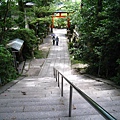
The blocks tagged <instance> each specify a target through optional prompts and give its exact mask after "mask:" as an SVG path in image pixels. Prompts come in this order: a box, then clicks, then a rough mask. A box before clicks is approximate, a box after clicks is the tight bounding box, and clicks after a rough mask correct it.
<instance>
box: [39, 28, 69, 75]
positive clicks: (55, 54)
mask: <svg viewBox="0 0 120 120" xmlns="http://www.w3.org/2000/svg"><path fill="white" fill-rule="evenodd" d="M53 32H54V33H55V35H56V36H58V37H59V45H58V46H56V45H53V46H51V48H50V52H49V55H48V58H47V59H46V61H45V63H44V65H43V67H42V70H41V72H40V73H39V76H40V77H53V67H57V68H59V69H60V70H62V71H63V72H65V71H67V72H68V71H69V70H71V62H70V57H69V53H68V47H67V37H66V36H65V34H66V29H60V30H59V29H54V31H53ZM51 41H52V40H51Z"/></svg>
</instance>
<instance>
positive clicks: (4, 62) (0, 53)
mask: <svg viewBox="0 0 120 120" xmlns="http://www.w3.org/2000/svg"><path fill="white" fill-rule="evenodd" d="M16 77H17V74H16V70H15V68H14V60H13V57H12V55H11V53H10V51H8V50H7V49H6V48H5V47H4V46H2V45H0V79H1V82H2V84H6V83H7V82H9V81H11V80H12V79H15V78H16Z"/></svg>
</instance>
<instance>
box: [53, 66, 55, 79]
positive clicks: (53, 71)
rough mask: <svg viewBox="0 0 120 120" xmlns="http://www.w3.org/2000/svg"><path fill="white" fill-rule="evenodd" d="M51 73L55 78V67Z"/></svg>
mask: <svg viewBox="0 0 120 120" xmlns="http://www.w3.org/2000/svg"><path fill="white" fill-rule="evenodd" d="M53 75H54V78H55V68H53Z"/></svg>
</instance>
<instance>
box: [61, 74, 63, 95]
mask: <svg viewBox="0 0 120 120" xmlns="http://www.w3.org/2000/svg"><path fill="white" fill-rule="evenodd" d="M61 96H62V97H63V76H62V78H61Z"/></svg>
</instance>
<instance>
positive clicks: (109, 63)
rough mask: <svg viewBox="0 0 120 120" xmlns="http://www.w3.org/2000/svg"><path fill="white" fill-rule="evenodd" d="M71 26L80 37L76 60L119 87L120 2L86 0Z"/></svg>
mask: <svg viewBox="0 0 120 120" xmlns="http://www.w3.org/2000/svg"><path fill="white" fill-rule="evenodd" d="M78 21H79V22H78ZM72 24H73V25H77V31H78V32H79V34H80V38H79V40H78V41H77V42H76V43H77V44H76V45H77V47H78V48H79V49H75V52H74V53H75V55H76V54H77V58H76V59H79V60H80V59H81V60H83V61H85V62H86V63H88V64H89V67H88V69H87V72H88V73H90V74H94V75H97V76H100V77H104V78H109V79H112V80H114V81H115V82H116V83H118V84H120V54H119V53H120V0H92V1H91V0H83V6H82V9H81V10H80V11H79V12H78V11H77V12H76V14H75V15H74V17H73V19H72ZM76 50H77V51H76Z"/></svg>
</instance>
